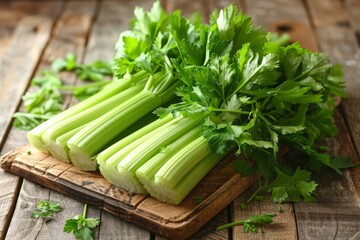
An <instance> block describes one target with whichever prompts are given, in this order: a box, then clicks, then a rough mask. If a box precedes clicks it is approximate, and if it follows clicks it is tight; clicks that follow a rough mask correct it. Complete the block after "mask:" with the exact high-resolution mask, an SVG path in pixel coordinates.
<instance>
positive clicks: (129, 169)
mask: <svg viewBox="0 0 360 240" xmlns="http://www.w3.org/2000/svg"><path fill="white" fill-rule="evenodd" d="M202 121H203V116H201V115H194V116H191V117H184V118H182V119H180V120H179V121H177V122H174V123H173V124H170V125H168V126H167V127H166V128H164V129H161V130H160V129H158V130H157V131H156V133H155V134H154V135H152V136H150V138H148V139H146V141H145V142H143V143H142V144H140V145H139V146H137V147H136V148H135V149H134V150H133V151H131V152H130V153H129V154H128V155H126V156H125V157H124V158H123V159H121V160H120V162H119V164H118V165H117V170H118V176H117V182H118V184H119V185H118V186H119V187H121V188H123V189H125V190H127V191H130V192H135V190H138V189H141V190H142V189H143V186H142V184H141V183H140V181H139V180H138V179H137V178H136V176H135V172H136V170H137V169H138V168H139V167H141V166H142V165H143V164H144V163H146V162H147V161H148V160H149V159H150V158H151V157H153V156H154V155H155V154H156V153H158V152H159V150H160V149H161V148H162V147H166V146H168V145H169V144H171V143H172V142H174V141H176V140H177V139H178V138H180V137H181V136H183V135H184V134H186V133H187V132H189V131H191V130H192V129H193V128H196V127H197V126H199V125H200V123H201V122H202Z"/></svg>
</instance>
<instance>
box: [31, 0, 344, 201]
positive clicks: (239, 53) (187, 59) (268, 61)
mask: <svg viewBox="0 0 360 240" xmlns="http://www.w3.org/2000/svg"><path fill="white" fill-rule="evenodd" d="M135 17H136V18H135V20H134V21H133V22H132V25H131V30H129V31H125V32H123V33H121V35H120V39H119V42H118V43H117V45H116V47H117V54H116V57H115V59H114V63H115V68H114V73H115V76H116V77H117V78H118V80H115V81H114V82H113V83H111V84H110V85H108V86H106V87H105V88H104V89H103V90H102V91H100V92H99V93H98V94H96V95H94V96H93V97H90V98H89V99H87V100H85V101H84V102H82V103H80V104H78V105H75V106H74V107H72V108H70V109H69V110H66V111H64V112H63V113H61V114H59V115H57V116H55V117H54V118H52V119H50V120H48V121H47V122H45V123H43V124H42V125H40V126H39V127H37V128H35V129H34V130H32V131H31V132H29V134H28V137H29V140H30V142H31V143H32V145H34V146H35V147H37V148H40V149H43V150H45V151H49V152H50V153H52V154H53V155H54V156H56V157H58V158H59V159H62V160H64V161H71V162H72V163H73V164H74V165H76V166H78V167H79V168H80V169H83V170H95V169H96V168H97V166H98V165H99V166H100V167H99V168H100V172H101V173H102V174H103V176H104V177H105V178H106V179H107V180H108V181H109V182H110V183H112V184H113V185H115V186H119V187H121V188H123V189H126V190H128V191H130V192H135V193H149V194H150V195H152V196H154V197H156V198H158V199H160V200H162V201H165V202H168V203H171V204H178V203H180V202H181V201H182V200H183V199H184V198H185V197H186V195H187V194H188V193H189V192H190V191H191V190H192V189H193V188H194V186H195V185H196V184H197V183H198V182H199V181H200V180H201V179H202V178H203V177H204V176H205V175H206V174H207V173H208V172H209V171H210V170H211V169H212V168H213V167H214V166H215V165H216V164H217V163H218V162H219V161H220V160H221V159H222V158H223V157H224V156H225V155H226V154H228V153H229V152H230V151H231V150H233V149H234V148H235V149H237V154H243V155H244V159H245V160H244V161H243V162H242V163H241V166H246V169H248V170H249V169H251V171H250V172H252V173H254V172H256V171H258V172H260V173H261V174H259V176H260V175H263V176H264V177H265V178H266V182H271V179H272V178H274V177H275V181H276V183H277V184H273V185H271V184H270V185H268V187H262V189H266V190H268V191H270V192H271V193H272V198H273V200H274V201H276V202H281V201H288V200H291V201H298V200H300V199H305V200H306V201H311V200H313V192H314V190H315V188H316V184H315V183H314V182H313V181H311V179H310V172H309V171H308V170H311V171H315V170H317V169H319V168H320V167H321V166H327V167H330V168H332V169H334V170H335V171H337V172H339V171H340V168H342V167H344V166H349V165H346V164H343V163H342V164H339V162H334V161H332V159H331V158H330V157H329V156H328V155H326V154H324V153H318V152H317V151H316V150H315V148H314V147H313V145H314V142H315V141H316V140H317V139H319V138H322V137H325V136H328V135H331V134H334V133H336V126H335V125H334V123H333V122H332V115H333V112H334V99H333V97H334V96H335V95H339V96H344V92H343V87H344V81H343V79H342V72H341V68H340V67H339V66H334V65H332V64H330V63H329V60H328V59H327V58H326V56H325V55H323V54H321V53H313V52H311V51H308V50H305V49H303V48H301V47H300V45H299V44H298V43H295V44H292V45H290V46H280V45H279V44H277V43H275V42H271V41H269V38H267V35H266V34H265V32H264V31H263V30H262V29H261V28H257V27H254V26H253V25H252V23H251V19H250V18H249V17H247V16H245V15H243V14H242V13H239V12H238V11H237V9H236V7H235V5H233V4H230V5H229V6H227V7H225V8H224V9H223V10H221V11H220V12H218V11H214V12H213V13H212V14H211V17H210V22H209V23H208V24H203V23H202V22H201V19H200V18H192V19H191V20H190V19H186V18H184V17H182V16H181V13H180V12H178V11H177V12H173V13H170V14H169V15H167V14H166V13H165V12H164V10H163V9H162V8H161V6H160V4H159V3H158V2H156V3H155V4H154V6H153V8H152V9H151V11H149V12H145V11H144V10H142V9H141V8H136V9H135ZM176 95H177V96H178V97H179V98H181V99H178V100H177V101H175V103H173V104H171V105H170V106H168V107H163V108H158V107H159V106H161V105H163V104H164V103H167V102H169V101H170V100H173V101H174V99H175V100H176V98H175V96H176ZM154 109H157V110H156V111H155V112H156V114H158V115H159V116H160V118H159V119H157V120H155V121H153V122H151V123H149V124H142V125H141V124H140V125H134V124H135V123H136V122H139V121H140V122H141V121H142V119H143V118H144V116H145V115H146V114H148V113H149V112H151V111H153V110H154ZM129 128H132V129H134V131H133V132H132V133H131V134H128V133H129V132H131V131H128V130H129ZM281 143H285V144H287V145H288V146H290V147H293V148H296V149H299V150H300V151H303V152H304V153H306V154H307V155H309V159H308V160H307V162H305V164H301V165H302V166H307V170H300V169H299V168H296V170H295V169H293V170H289V167H288V166H283V165H282V164H281V163H280V161H278V158H277V155H278V150H279V145H280V144H281ZM293 165H294V164H293ZM295 167H297V166H295ZM284 169H286V174H285V170H284ZM284 179H286V181H285V180H284ZM288 182H292V183H293V185H294V186H295V187H294V186H293V185H291V186H289V184H288Z"/></svg>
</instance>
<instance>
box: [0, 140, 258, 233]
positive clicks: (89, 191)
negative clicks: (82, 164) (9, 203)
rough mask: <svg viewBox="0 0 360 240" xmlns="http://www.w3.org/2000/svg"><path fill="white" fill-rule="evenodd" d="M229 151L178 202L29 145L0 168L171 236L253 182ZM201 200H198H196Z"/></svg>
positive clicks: (194, 225) (191, 229)
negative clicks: (125, 186) (127, 187)
mask: <svg viewBox="0 0 360 240" xmlns="http://www.w3.org/2000/svg"><path fill="white" fill-rule="evenodd" d="M233 158H234V157H233V156H228V157H227V158H225V159H224V160H223V161H221V163H219V164H218V165H217V166H216V167H215V168H214V169H213V170H212V171H211V172H210V173H209V174H207V175H206V177H205V178H204V179H202V181H201V182H200V183H199V184H198V185H197V186H196V187H195V189H194V190H193V191H192V192H191V193H190V194H189V195H188V196H187V198H186V199H184V200H183V201H182V202H181V203H180V204H179V205H177V206H174V205H170V204H166V203H163V202H160V201H158V200H156V199H154V198H152V197H150V196H148V195H142V194H131V193H128V192H126V191H124V190H122V189H120V188H117V187H114V186H111V185H110V184H109V183H108V182H107V181H106V180H105V179H104V178H103V177H102V176H101V175H100V173H99V172H83V171H81V170H79V169H77V168H76V167H74V166H73V165H71V164H68V163H64V162H61V161H59V160H57V159H55V158H54V157H52V156H49V155H47V154H45V153H42V152H40V151H38V150H36V149H34V148H32V147H30V146H24V147H21V148H17V149H15V150H13V151H10V152H8V153H7V154H5V155H3V156H2V157H1V159H0V160H1V167H2V168H3V169H5V170H6V171H8V172H11V173H14V174H16V175H19V176H21V177H24V178H25V179H28V180H30V181H33V182H35V183H38V184H40V185H43V186H45V187H48V188H50V189H53V190H55V191H58V192H60V193H63V194H65V195H68V196H70V197H73V198H75V199H78V200H80V201H83V202H86V203H89V204H91V205H93V206H96V207H99V208H101V209H103V210H105V211H107V212H110V213H112V214H114V215H116V216H118V217H119V218H120V219H123V220H126V221H129V222H132V223H134V224H136V225H138V226H140V227H143V228H145V229H147V230H150V231H152V232H154V233H156V234H159V235H162V236H164V237H167V238H170V239H185V238H187V237H189V236H191V235H192V234H194V233H195V232H196V231H197V230H199V229H200V228H201V227H202V226H203V225H204V224H205V223H206V222H208V221H209V220H210V219H212V218H213V217H214V216H215V215H216V214H217V213H219V212H220V211H221V210H222V209H224V208H225V207H226V206H227V205H228V204H230V203H231V202H232V201H233V200H234V199H235V198H237V197H238V196H239V195H240V194H241V193H242V192H244V191H245V190H246V189H247V188H248V187H249V186H251V185H252V184H253V183H254V181H255V177H254V176H248V177H241V176H240V175H239V174H238V173H236V172H235V171H234V168H233V166H232V165H231V164H230V160H231V159H233ZM199 199H200V200H201V201H200V202H198V200H199Z"/></svg>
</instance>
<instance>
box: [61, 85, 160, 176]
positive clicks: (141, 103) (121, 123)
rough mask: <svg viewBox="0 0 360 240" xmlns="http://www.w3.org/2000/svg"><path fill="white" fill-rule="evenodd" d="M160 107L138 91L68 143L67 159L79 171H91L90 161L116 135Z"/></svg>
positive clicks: (147, 94) (146, 94) (154, 97)
mask: <svg viewBox="0 0 360 240" xmlns="http://www.w3.org/2000/svg"><path fill="white" fill-rule="evenodd" d="M160 104H161V101H160V99H159V98H158V97H157V96H156V95H154V94H153V93H151V92H145V91H142V92H140V93H138V94H137V95H135V96H134V97H132V98H130V99H129V100H127V101H125V102H123V103H122V104H120V105H119V106H118V107H116V108H114V109H113V110H111V111H109V112H107V113H106V114H104V115H102V116H101V117H99V118H97V119H96V120H94V121H93V122H91V123H90V124H89V125H87V126H86V127H85V128H83V129H82V130H81V131H80V132H78V133H77V134H75V135H74V136H73V137H72V138H70V139H69V141H68V147H69V148H70V159H71V161H72V163H73V164H74V165H75V166H77V167H78V168H79V169H81V170H85V171H94V170H96V169H97V167H96V165H95V168H89V167H88V166H87V164H86V163H87V162H88V163H89V164H90V165H92V166H94V165H93V164H92V163H91V162H94V161H93V160H91V157H92V156H94V155H95V154H96V153H98V152H99V151H100V150H101V149H102V148H103V147H104V146H105V145H106V144H107V143H108V142H110V141H111V140H112V139H113V138H115V137H116V135H118V134H120V133H121V132H122V131H124V130H125V129H126V128H127V127H129V126H130V125H131V124H133V123H134V122H135V121H137V120H138V119H140V118H141V117H142V116H144V115H145V114H146V113H148V112H150V111H151V110H152V109H154V108H156V107H157V106H159V105H160Z"/></svg>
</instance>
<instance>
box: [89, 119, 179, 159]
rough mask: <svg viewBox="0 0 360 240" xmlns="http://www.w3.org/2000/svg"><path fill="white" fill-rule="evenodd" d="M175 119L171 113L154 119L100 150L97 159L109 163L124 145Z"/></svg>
mask: <svg viewBox="0 0 360 240" xmlns="http://www.w3.org/2000/svg"><path fill="white" fill-rule="evenodd" d="M172 119H173V116H172V115H171V114H169V115H168V116H166V117H164V118H161V119H157V120H156V121H153V122H152V123H150V124H148V125H146V126H144V127H142V128H140V129H139V130H137V131H135V132H134V133H132V134H130V135H129V136H127V137H125V138H123V139H121V140H120V141H118V142H116V143H115V144H113V145H111V146H110V147H108V148H107V149H105V150H103V151H102V152H100V153H99V154H98V155H97V157H96V159H97V161H98V164H99V165H105V164H106V165H109V162H108V161H107V160H108V159H109V158H110V157H111V156H113V155H114V154H115V153H116V152H118V151H120V150H121V149H123V148H124V147H126V146H128V145H129V144H131V143H133V142H134V141H137V140H138V139H139V138H141V137H143V136H145V135H146V134H147V133H149V132H151V131H153V130H155V129H157V128H158V127H160V126H163V125H164V124H165V123H167V122H169V121H171V120H172Z"/></svg>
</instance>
